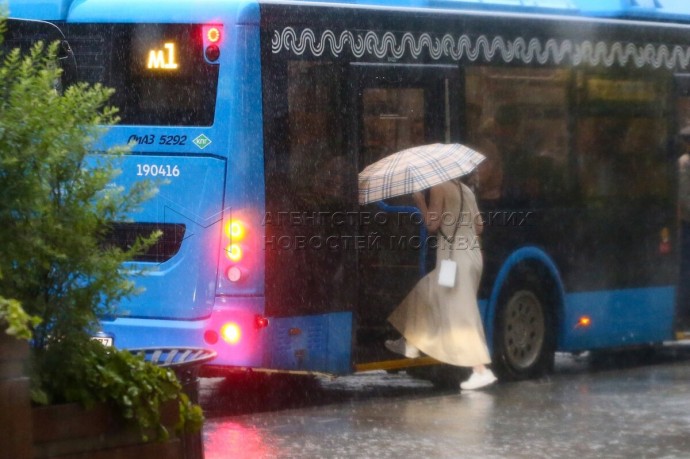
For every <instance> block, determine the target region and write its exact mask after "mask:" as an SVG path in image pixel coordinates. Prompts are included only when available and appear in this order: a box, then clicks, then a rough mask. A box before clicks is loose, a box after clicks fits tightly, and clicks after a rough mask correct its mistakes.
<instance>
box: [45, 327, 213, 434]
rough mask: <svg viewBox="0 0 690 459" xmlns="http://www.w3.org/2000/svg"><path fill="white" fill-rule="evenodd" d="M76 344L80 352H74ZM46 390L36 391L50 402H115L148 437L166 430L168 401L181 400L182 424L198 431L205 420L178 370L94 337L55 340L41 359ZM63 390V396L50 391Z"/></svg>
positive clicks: (185, 427)
mask: <svg viewBox="0 0 690 459" xmlns="http://www.w3.org/2000/svg"><path fill="white" fill-rule="evenodd" d="M75 349H76V350H78V352H75ZM40 365H41V368H43V370H44V371H43V372H42V373H41V375H40V377H41V378H42V379H43V380H42V381H41V384H40V386H41V387H42V388H43V389H44V390H45V392H44V393H39V394H35V395H37V396H38V397H39V398H45V399H46V401H47V402H49V403H54V402H56V401H60V402H62V401H65V402H80V403H82V404H84V405H86V406H89V405H91V404H93V403H95V402H109V403H112V404H114V405H116V406H117V407H118V408H119V410H120V412H121V413H122V415H123V416H124V418H125V419H130V420H134V421H136V423H137V424H138V426H139V427H140V428H141V429H142V433H143V434H144V435H145V436H146V435H147V432H149V431H151V430H154V431H155V432H156V435H157V437H158V438H167V436H168V432H167V431H166V430H165V428H164V427H163V426H162V425H161V423H160V408H161V406H162V404H163V403H165V402H166V401H169V400H175V399H177V400H179V408H180V423H179V425H178V426H177V427H178V428H183V429H185V430H191V431H193V430H198V429H200V428H201V425H202V423H203V416H202V414H201V409H200V408H199V406H196V405H194V404H192V403H191V402H190V401H189V399H188V397H187V396H186V395H185V394H184V393H183V392H182V387H181V386H180V383H179V382H178V380H177V377H176V376H175V374H174V373H173V372H172V371H171V370H168V369H166V368H162V367H158V366H155V365H153V364H150V363H148V362H145V361H144V360H143V359H142V358H141V357H137V356H134V355H132V354H130V353H129V352H122V351H117V350H115V349H113V348H108V347H104V346H102V345H101V344H100V343H98V342H95V341H87V342H86V343H83V342H77V343H72V342H70V340H66V341H62V342H60V343H56V344H55V346H54V347H52V348H51V352H48V353H45V354H43V356H42V361H41V362H40ZM46 393H49V394H52V395H53V397H54V396H55V394H60V396H61V397H62V398H61V399H57V400H56V399H54V398H50V397H47V396H46Z"/></svg>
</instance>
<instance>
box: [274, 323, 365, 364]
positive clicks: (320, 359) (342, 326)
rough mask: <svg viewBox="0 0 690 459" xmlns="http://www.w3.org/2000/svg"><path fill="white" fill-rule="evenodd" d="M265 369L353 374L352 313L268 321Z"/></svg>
mask: <svg viewBox="0 0 690 459" xmlns="http://www.w3.org/2000/svg"><path fill="white" fill-rule="evenodd" d="M270 328H271V332H270V333H271V334H270V337H269V343H268V348H267V351H268V356H269V357H268V358H269V360H270V361H269V362H268V364H269V365H268V367H269V368H276V369H280V370H296V371H322V372H327V373H333V374H347V373H350V372H351V371H352V366H351V344H352V313H350V312H339V313H332V314H323V315H315V316H302V317H291V318H279V319H272V320H271V325H270Z"/></svg>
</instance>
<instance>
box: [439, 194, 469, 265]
mask: <svg viewBox="0 0 690 459" xmlns="http://www.w3.org/2000/svg"><path fill="white" fill-rule="evenodd" d="M458 191H460V213H459V214H458V220H457V221H456V222H455V229H454V230H453V236H452V237H450V238H449V237H448V236H446V234H445V233H444V232H443V229H441V228H439V230H438V232H439V233H441V236H443V239H445V240H446V242H448V243H449V244H453V242H454V241H455V235H456V234H458V227H459V226H460V221H461V220H462V212H463V210H464V208H465V193H464V192H463V191H462V184H461V183H458ZM449 258H450V254H449Z"/></svg>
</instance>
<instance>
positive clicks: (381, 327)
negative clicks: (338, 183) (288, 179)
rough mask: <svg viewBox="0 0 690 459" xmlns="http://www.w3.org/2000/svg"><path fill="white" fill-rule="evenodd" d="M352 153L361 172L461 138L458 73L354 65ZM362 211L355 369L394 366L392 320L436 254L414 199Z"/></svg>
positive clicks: (423, 67) (433, 67)
mask: <svg viewBox="0 0 690 459" xmlns="http://www.w3.org/2000/svg"><path fill="white" fill-rule="evenodd" d="M349 71H350V73H351V75H352V77H350V78H348V81H349V82H350V85H351V86H350V88H349V91H350V92H349V94H350V96H349V101H350V105H351V106H352V108H354V110H352V111H351V112H350V126H351V127H350V129H348V133H349V139H348V141H349V144H350V151H354V152H356V155H357V162H358V170H359V171H361V170H363V169H364V168H365V167H366V166H367V165H369V164H372V163H374V162H376V161H378V160H379V159H381V158H383V157H385V156H387V155H390V154H392V153H395V152H397V151H400V150H404V149H406V148H410V147H414V146H418V145H425V144H430V143H436V142H440V143H448V142H451V141H454V140H457V139H458V137H459V132H458V125H459V122H458V120H459V113H460V111H459V109H458V106H459V104H460V91H459V90H458V86H459V81H460V80H459V70H458V67H457V66H447V65H404V64H398V65H376V64H362V63H360V64H352V65H351V67H350V69H349ZM386 204H387V205H388V206H392V208H391V207H387V208H386V209H385V210H384V209H383V208H382V207H381V206H380V205H378V204H376V203H374V204H369V205H365V206H361V207H360V215H361V218H360V222H359V230H360V233H359V235H358V236H359V237H360V238H361V239H362V241H363V243H362V244H361V245H360V247H359V250H358V268H359V279H360V284H359V285H360V288H359V297H358V300H359V301H358V306H357V311H356V327H357V334H356V343H357V346H356V349H355V352H356V353H355V356H354V358H355V362H367V361H378V360H385V359H386V358H388V359H389V358H390V357H391V356H390V354H389V353H387V351H385V349H384V348H383V346H382V344H383V342H384V339H385V338H388V337H391V336H392V335H393V330H392V328H391V327H390V326H389V325H388V324H387V321H386V318H387V317H388V315H389V314H390V313H391V312H392V311H393V309H394V308H395V307H396V306H397V305H398V304H399V303H400V301H401V300H402V299H403V298H404V297H405V295H406V294H407V293H408V292H409V291H410V290H411V289H412V287H413V286H414V285H415V283H416V282H417V280H418V279H419V278H420V275H421V274H423V273H420V263H419V259H420V256H425V255H426V254H427V253H428V254H430V255H431V256H428V257H427V259H428V263H427V265H428V266H433V263H434V260H433V253H434V250H433V249H430V248H428V247H426V246H425V244H424V242H425V241H423V240H422V239H421V238H420V228H421V227H422V224H421V218H420V215H419V214H416V215H415V214H413V213H410V210H412V209H411V207H412V206H413V201H412V197H411V196H409V195H407V196H400V197H396V198H392V199H389V200H386Z"/></svg>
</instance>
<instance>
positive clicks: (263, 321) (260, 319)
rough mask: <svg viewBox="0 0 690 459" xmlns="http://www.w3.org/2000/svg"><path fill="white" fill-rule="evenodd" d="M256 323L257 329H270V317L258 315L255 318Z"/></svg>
mask: <svg viewBox="0 0 690 459" xmlns="http://www.w3.org/2000/svg"><path fill="white" fill-rule="evenodd" d="M254 323H255V324H256V328H258V329H259V330H261V329H262V328H266V327H268V317H265V316H262V315H259V314H257V315H256V316H255V317H254Z"/></svg>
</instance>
